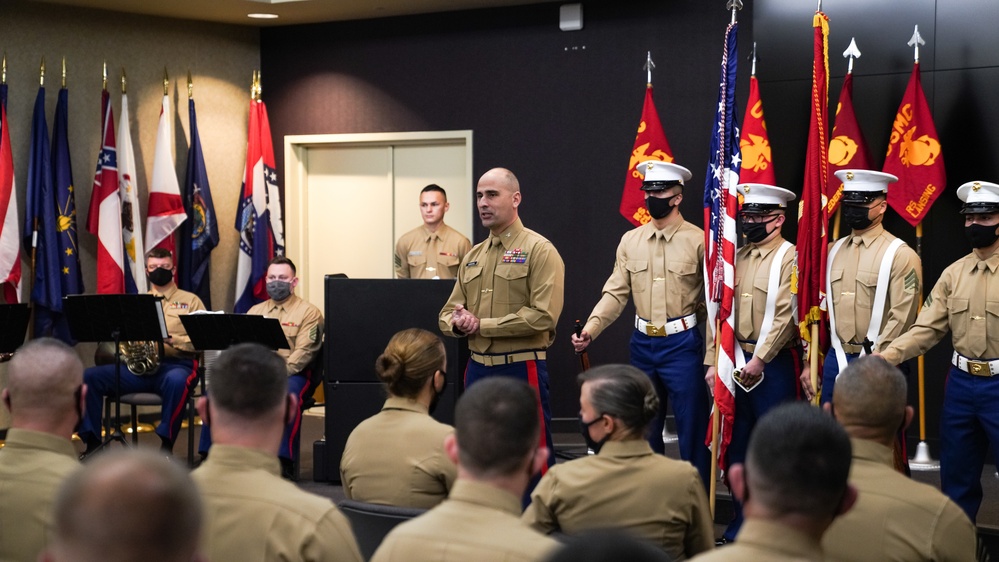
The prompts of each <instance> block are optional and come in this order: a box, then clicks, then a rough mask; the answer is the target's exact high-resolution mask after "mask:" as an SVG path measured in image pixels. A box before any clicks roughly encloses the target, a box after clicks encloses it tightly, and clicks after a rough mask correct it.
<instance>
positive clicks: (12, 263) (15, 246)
mask: <svg viewBox="0 0 999 562" xmlns="http://www.w3.org/2000/svg"><path fill="white" fill-rule="evenodd" d="M3 88H4V90H6V88H7V85H6V84H4V85H3ZM4 94H6V91H5V92H4ZM4 98H5V99H4V100H3V101H4V103H2V104H0V113H2V116H0V229H2V230H0V289H2V291H3V300H4V302H5V303H7V304H14V303H17V302H21V242H20V236H21V234H20V232H18V230H17V229H18V226H17V193H15V192H14V158H13V155H12V154H13V153H12V151H11V148H10V131H9V130H8V129H7V104H6V95H4Z"/></svg>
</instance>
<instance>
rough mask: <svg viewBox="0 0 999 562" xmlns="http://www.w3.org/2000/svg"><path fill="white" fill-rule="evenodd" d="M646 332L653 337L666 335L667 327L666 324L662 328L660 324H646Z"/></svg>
mask: <svg viewBox="0 0 999 562" xmlns="http://www.w3.org/2000/svg"><path fill="white" fill-rule="evenodd" d="M645 333H646V334H648V335H650V336H653V337H659V336H665V335H666V328H665V326H664V327H662V328H660V327H659V326H654V325H652V324H646V325H645Z"/></svg>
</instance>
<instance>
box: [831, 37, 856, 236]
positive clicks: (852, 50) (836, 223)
mask: <svg viewBox="0 0 999 562" xmlns="http://www.w3.org/2000/svg"><path fill="white" fill-rule="evenodd" d="M843 58H845V59H846V61H847V62H846V73H847V75H850V74H853V61H855V60H857V59H859V58H860V48H858V47H857V38H856V37H851V38H850V45H849V46H847V48H846V50H845V51H843ZM837 111H838V110H837ZM842 219H843V209H842V208H841V207H840V206H839V205H837V206H836V216H835V217H834V218H833V240H838V239H839V228H840V224H841V223H842Z"/></svg>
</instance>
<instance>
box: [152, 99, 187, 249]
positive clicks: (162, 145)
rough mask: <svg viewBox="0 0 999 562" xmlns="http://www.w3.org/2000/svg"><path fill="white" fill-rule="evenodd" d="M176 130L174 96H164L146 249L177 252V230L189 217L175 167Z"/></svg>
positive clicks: (154, 162)
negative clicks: (172, 123) (173, 124)
mask: <svg viewBox="0 0 999 562" xmlns="http://www.w3.org/2000/svg"><path fill="white" fill-rule="evenodd" d="M172 146H173V132H172V128H171V127H170V98H169V96H163V105H162V106H161V107H160V125H159V129H157V131H156V152H155V154H154V156H153V180H152V181H151V182H150V183H149V208H148V212H147V213H146V248H149V249H152V248H165V249H167V250H170V252H174V250H175V248H176V242H175V241H174V236H173V233H174V231H175V230H177V227H179V226H180V224H181V223H182V222H184V221H185V220H186V219H187V213H186V212H184V200H183V199H182V198H181V196H180V182H178V181H177V170H176V168H175V167H174V161H173V152H172V150H171V147H172Z"/></svg>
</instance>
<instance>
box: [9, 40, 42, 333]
mask: <svg viewBox="0 0 999 562" xmlns="http://www.w3.org/2000/svg"><path fill="white" fill-rule="evenodd" d="M6 60H7V59H6V56H5V57H4V61H6ZM5 68H6V67H5ZM38 87H39V88H44V87H45V57H42V63H41V66H40V67H39V69H38ZM32 214H34V215H35V216H34V218H33V219H32V223H31V284H32V287H31V290H32V291H34V289H35V287H34V284H35V268H36V260H37V259H38V214H37V213H35V212H34V209H32ZM32 310H34V307H32ZM31 316H32V318H31V323H32V327H31V330H29V331H28V333H30V334H34V333H35V328H34V314H32V315H31Z"/></svg>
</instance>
